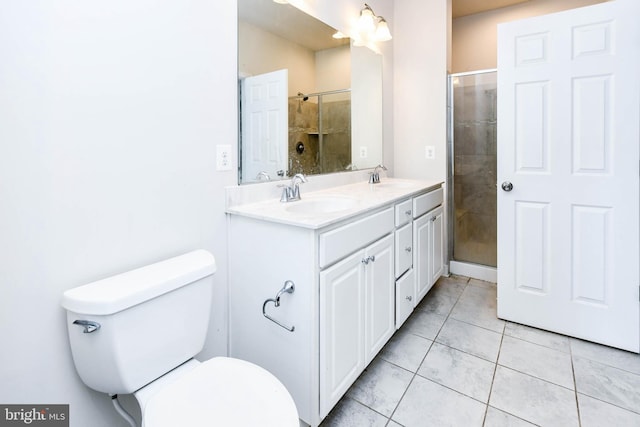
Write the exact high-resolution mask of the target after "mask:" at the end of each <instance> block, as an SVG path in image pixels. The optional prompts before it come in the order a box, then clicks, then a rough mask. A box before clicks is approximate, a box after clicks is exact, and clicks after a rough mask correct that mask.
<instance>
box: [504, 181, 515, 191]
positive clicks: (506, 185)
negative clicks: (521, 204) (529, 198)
mask: <svg viewBox="0 0 640 427" xmlns="http://www.w3.org/2000/svg"><path fill="white" fill-rule="evenodd" d="M502 189H503V190H504V191H511V190H513V184H512V183H510V182H509V181H505V182H503V183H502Z"/></svg>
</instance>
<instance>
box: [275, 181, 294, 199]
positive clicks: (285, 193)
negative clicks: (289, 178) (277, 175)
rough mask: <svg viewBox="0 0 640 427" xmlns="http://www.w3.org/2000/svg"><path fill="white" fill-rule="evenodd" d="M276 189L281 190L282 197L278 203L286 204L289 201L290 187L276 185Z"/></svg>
mask: <svg viewBox="0 0 640 427" xmlns="http://www.w3.org/2000/svg"><path fill="white" fill-rule="evenodd" d="M278 188H282V195H281V196H280V201H281V202H282V203H286V202H288V201H289V200H291V193H292V192H291V187H289V186H288V185H285V184H278Z"/></svg>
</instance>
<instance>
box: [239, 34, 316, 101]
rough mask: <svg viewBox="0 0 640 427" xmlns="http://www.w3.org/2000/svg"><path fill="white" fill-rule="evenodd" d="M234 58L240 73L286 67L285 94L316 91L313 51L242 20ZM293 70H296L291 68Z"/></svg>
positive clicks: (253, 73) (252, 74)
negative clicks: (237, 52) (286, 91)
mask: <svg viewBox="0 0 640 427" xmlns="http://www.w3.org/2000/svg"><path fill="white" fill-rule="evenodd" d="M238 51H239V52H240V53H242V55H241V56H240V58H239V61H238V72H239V73H240V75H241V76H243V77H246V76H256V75H258V74H263V73H268V72H271V71H275V70H282V69H285V68H286V69H288V70H290V72H289V89H288V94H289V96H294V95H297V94H298V92H303V93H312V92H316V56H315V52H313V51H312V50H309V49H307V48H305V47H302V46H301V45H299V44H297V43H293V42H291V41H289V40H287V39H284V38H282V37H278V36H276V35H275V34H273V33H270V32H268V31H264V30H263V29H262V28H258V27H256V26H254V25H251V24H248V23H246V22H242V23H240V31H239V32H238ZM291 70H296V72H291Z"/></svg>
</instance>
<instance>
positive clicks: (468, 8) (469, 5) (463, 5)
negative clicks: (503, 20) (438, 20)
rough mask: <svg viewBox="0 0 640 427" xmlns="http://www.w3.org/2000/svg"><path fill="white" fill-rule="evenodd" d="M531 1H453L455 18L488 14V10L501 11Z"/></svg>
mask: <svg viewBox="0 0 640 427" xmlns="http://www.w3.org/2000/svg"><path fill="white" fill-rule="evenodd" d="M527 1H530V0H452V2H451V7H452V15H453V18H454V19H455V18H459V17H461V16H466V15H473V14H474V13H480V12H486V11H487V10H492V9H499V8H501V7H506V6H512V5H514V4H518V3H524V2H527Z"/></svg>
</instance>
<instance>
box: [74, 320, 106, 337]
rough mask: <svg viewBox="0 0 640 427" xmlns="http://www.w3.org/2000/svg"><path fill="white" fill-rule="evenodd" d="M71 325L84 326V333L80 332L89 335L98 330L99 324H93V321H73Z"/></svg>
mask: <svg viewBox="0 0 640 427" xmlns="http://www.w3.org/2000/svg"><path fill="white" fill-rule="evenodd" d="M73 324H74V325H80V326H84V331H82V332H84V333H85V334H90V333H91V332H95V331H97V330H98V329H100V323H98V322H94V321H93V320H74V321H73Z"/></svg>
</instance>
